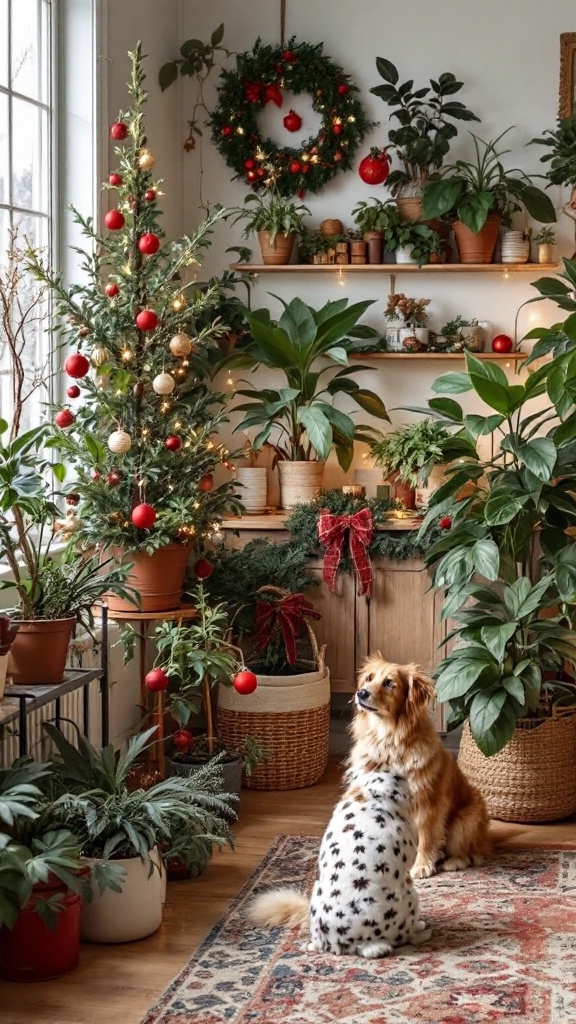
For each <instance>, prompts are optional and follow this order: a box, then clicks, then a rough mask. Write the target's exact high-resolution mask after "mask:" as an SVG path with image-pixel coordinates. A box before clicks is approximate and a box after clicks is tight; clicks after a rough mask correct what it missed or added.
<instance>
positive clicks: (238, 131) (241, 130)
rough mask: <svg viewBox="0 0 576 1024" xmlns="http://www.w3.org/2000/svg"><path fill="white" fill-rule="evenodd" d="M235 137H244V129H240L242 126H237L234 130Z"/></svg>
mask: <svg viewBox="0 0 576 1024" xmlns="http://www.w3.org/2000/svg"><path fill="white" fill-rule="evenodd" d="M236 135H244V129H243V128H242V125H239V126H238V128H237V129H236Z"/></svg>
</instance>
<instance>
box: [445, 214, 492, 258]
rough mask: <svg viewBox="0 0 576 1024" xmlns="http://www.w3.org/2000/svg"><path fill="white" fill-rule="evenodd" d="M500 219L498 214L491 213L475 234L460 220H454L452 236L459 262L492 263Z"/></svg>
mask: <svg viewBox="0 0 576 1024" xmlns="http://www.w3.org/2000/svg"><path fill="white" fill-rule="evenodd" d="M501 220H502V218H501V217H500V215H499V214H491V215H490V217H488V220H487V221H486V223H485V224H484V226H483V227H482V228H480V231H479V232H478V234H477V235H476V234H474V232H473V231H470V228H467V227H466V225H465V224H463V223H462V221H460V220H455V221H454V225H453V227H454V237H455V239H456V247H457V249H458V255H459V257H460V262H461V263H492V258H493V256H494V249H495V248H496V242H497V241H498V234H499V231H500V223H501Z"/></svg>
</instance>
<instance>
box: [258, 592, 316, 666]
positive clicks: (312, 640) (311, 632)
mask: <svg viewBox="0 0 576 1024" xmlns="http://www.w3.org/2000/svg"><path fill="white" fill-rule="evenodd" d="M256 593H257V594H263V593H266V594H277V595H278V597H288V596H289V595H290V593H291V591H290V590H286V589H285V587H276V586H274V585H273V584H272V583H267V584H265V585H264V586H263V587H258V590H257V591H256ZM303 622H304V625H305V626H306V629H307V630H308V637H309V639H310V647H311V648H312V654H313V656H314V664H315V665H316V667H317V669H318V671H319V672H322V674H324V668H325V665H326V644H323V645H322V647H318V640H317V639H316V634H315V632H314V630H313V629H312V626H311V625H310V623H309V622H308V621H307V620H306V619H304V620H303Z"/></svg>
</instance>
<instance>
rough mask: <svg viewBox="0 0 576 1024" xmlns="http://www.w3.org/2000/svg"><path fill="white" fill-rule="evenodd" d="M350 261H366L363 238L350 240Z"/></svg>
mask: <svg viewBox="0 0 576 1024" xmlns="http://www.w3.org/2000/svg"><path fill="white" fill-rule="evenodd" d="M350 262H351V263H366V242H365V241H364V240H363V239H356V240H355V241H353V242H350Z"/></svg>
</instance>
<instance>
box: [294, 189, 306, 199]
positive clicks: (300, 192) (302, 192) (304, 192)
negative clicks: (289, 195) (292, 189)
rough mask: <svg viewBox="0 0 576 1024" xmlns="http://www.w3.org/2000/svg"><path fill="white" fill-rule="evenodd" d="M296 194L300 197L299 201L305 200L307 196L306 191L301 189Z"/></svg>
mask: <svg viewBox="0 0 576 1024" xmlns="http://www.w3.org/2000/svg"><path fill="white" fill-rule="evenodd" d="M296 194H297V196H298V199H304V196H305V195H306V190H305V189H303V188H299V189H298V192H297V193H296Z"/></svg>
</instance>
